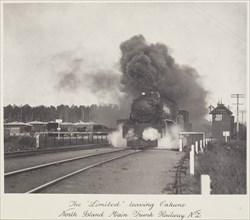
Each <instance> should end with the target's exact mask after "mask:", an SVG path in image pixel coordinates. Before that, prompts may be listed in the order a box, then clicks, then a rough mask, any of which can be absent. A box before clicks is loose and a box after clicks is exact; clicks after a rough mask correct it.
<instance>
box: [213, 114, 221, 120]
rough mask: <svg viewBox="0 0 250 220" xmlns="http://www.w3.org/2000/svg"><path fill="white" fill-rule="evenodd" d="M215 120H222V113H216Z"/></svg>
mask: <svg viewBox="0 0 250 220" xmlns="http://www.w3.org/2000/svg"><path fill="white" fill-rule="evenodd" d="M214 121H222V114H215V115H214Z"/></svg>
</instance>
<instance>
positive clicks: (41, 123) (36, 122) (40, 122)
mask: <svg viewBox="0 0 250 220" xmlns="http://www.w3.org/2000/svg"><path fill="white" fill-rule="evenodd" d="M28 123H29V124H31V125H46V122H43V121H31V122H28Z"/></svg>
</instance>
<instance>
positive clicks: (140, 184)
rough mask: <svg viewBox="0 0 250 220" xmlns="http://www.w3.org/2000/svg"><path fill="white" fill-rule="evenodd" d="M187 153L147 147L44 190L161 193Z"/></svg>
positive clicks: (52, 191)
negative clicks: (148, 148) (145, 149)
mask: <svg viewBox="0 0 250 220" xmlns="http://www.w3.org/2000/svg"><path fill="white" fill-rule="evenodd" d="M182 156H184V153H181V152H176V151H170V150H147V151H143V152H141V153H138V154H135V155H131V156H128V157H125V158H122V159H119V160H116V161H113V162H110V163H107V164H104V165H102V166H99V167H95V168H92V169H90V170H88V171H85V172H83V173H81V174H79V175H76V176H74V177H71V178H69V179H66V180H64V181H63V182H61V183H58V184H56V185H54V186H53V187H51V188H48V189H46V190H45V191H43V192H44V193H88V194H95V193H97V194H161V193H167V192H166V187H167V186H168V185H169V184H173V183H174V181H175V171H176V169H175V166H177V164H178V162H179V160H180V159H181V157H182Z"/></svg>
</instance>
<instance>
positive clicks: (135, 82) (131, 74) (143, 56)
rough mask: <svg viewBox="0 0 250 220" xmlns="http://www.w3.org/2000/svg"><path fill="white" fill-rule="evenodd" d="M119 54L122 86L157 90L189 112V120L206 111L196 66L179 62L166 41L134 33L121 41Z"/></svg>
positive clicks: (134, 92)
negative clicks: (147, 38)
mask: <svg viewBox="0 0 250 220" xmlns="http://www.w3.org/2000/svg"><path fill="white" fill-rule="evenodd" d="M120 49H121V53H122V57H121V60H120V64H121V71H122V74H123V75H122V79H121V83H122V88H121V90H122V91H124V92H126V93H128V94H131V95H134V96H137V95H138V94H140V93H141V92H142V91H147V90H152V89H154V90H158V91H159V92H160V94H161V96H166V97H169V98H171V99H173V100H175V101H177V102H178V103H179V104H180V106H179V107H180V108H183V109H185V110H187V111H189V112H190V118H191V120H192V122H194V121H199V120H200V119H202V118H203V116H204V115H205V114H206V113H207V109H206V96H207V91H206V90H204V88H203V87H202V86H201V84H200V82H199V80H200V77H199V75H198V73H197V71H196V70H195V69H193V68H192V67H188V66H180V65H179V64H177V63H176V62H175V60H174V58H173V57H172V56H171V55H170V53H169V49H168V47H167V46H166V45H164V44H161V43H156V44H148V43H147V42H146V40H145V38H144V37H143V36H142V35H138V36H134V37H132V38H131V39H129V40H127V41H125V42H123V43H122V44H121V45H120Z"/></svg>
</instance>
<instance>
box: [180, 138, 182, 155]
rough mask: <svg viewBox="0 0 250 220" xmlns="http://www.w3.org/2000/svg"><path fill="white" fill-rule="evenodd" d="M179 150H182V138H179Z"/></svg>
mask: <svg viewBox="0 0 250 220" xmlns="http://www.w3.org/2000/svg"><path fill="white" fill-rule="evenodd" d="M179 151H180V152H182V139H181V138H180V139H179Z"/></svg>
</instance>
